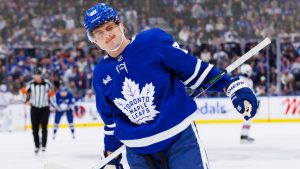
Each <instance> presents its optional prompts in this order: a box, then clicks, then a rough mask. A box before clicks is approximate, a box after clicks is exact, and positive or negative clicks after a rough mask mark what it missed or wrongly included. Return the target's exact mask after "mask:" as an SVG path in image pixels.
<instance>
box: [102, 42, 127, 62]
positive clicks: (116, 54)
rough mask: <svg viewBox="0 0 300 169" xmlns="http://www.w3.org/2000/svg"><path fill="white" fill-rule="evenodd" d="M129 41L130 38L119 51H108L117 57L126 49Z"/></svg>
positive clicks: (110, 54)
mask: <svg viewBox="0 0 300 169" xmlns="http://www.w3.org/2000/svg"><path fill="white" fill-rule="evenodd" d="M129 43H130V40H129V39H125V40H124V42H123V43H122V44H121V46H120V48H119V49H118V50H117V51H107V53H108V54H109V56H111V57H113V58H117V57H118V56H119V55H120V54H121V53H122V52H123V51H124V50H125V48H126V47H127V46H128V44H129Z"/></svg>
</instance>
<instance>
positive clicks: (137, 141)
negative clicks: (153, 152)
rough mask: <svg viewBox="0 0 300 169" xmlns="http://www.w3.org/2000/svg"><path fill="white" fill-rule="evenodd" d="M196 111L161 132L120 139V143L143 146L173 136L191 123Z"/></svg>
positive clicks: (129, 145)
mask: <svg viewBox="0 0 300 169" xmlns="http://www.w3.org/2000/svg"><path fill="white" fill-rule="evenodd" d="M195 115H196V113H195V112H194V113H193V114H191V115H190V116H188V117H187V118H185V119H184V120H183V121H182V122H181V123H179V124H178V125H176V126H174V127H172V128H170V129H168V130H166V131H163V132H161V133H158V134H155V135H152V136H149V137H145V138H140V139H135V140H120V141H121V142H122V143H124V144H125V145H126V146H128V147H145V146H149V145H152V144H155V143H158V142H161V141H164V140H166V139H168V138H171V137H173V136H175V135H176V134H178V133H180V132H182V131H183V130H185V129H186V128H187V127H188V126H189V125H191V123H192V121H193V119H194V117H195Z"/></svg>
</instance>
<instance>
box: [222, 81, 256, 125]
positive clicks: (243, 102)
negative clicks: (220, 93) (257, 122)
mask: <svg viewBox="0 0 300 169" xmlns="http://www.w3.org/2000/svg"><path fill="white" fill-rule="evenodd" d="M226 93H227V96H229V97H230V99H231V101H232V104H233V106H234V107H235V108H236V109H237V111H238V112H239V113H241V114H242V115H243V116H244V119H246V120H249V119H250V118H252V117H254V116H255V114H256V111H257V108H258V102H257V98H256V96H255V95H254V93H253V92H252V90H251V89H250V88H249V87H248V86H247V85H246V84H245V82H244V81H242V80H239V78H236V79H233V80H232V82H231V84H230V85H229V87H228V88H227V92H226Z"/></svg>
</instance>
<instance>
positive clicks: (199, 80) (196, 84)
mask: <svg viewBox="0 0 300 169" xmlns="http://www.w3.org/2000/svg"><path fill="white" fill-rule="evenodd" d="M212 68H213V65H212V64H209V65H208V66H207V68H206V69H205V70H204V72H203V73H202V74H201V76H200V78H199V79H198V80H197V82H196V83H195V84H194V85H193V86H192V87H191V89H197V88H198V87H199V86H200V85H201V84H202V82H203V80H204V79H205V78H206V76H207V75H208V73H209V72H210V70H211V69H212Z"/></svg>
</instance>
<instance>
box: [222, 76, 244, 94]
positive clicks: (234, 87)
mask: <svg viewBox="0 0 300 169" xmlns="http://www.w3.org/2000/svg"><path fill="white" fill-rule="evenodd" d="M244 87H248V85H247V84H246V83H245V82H244V81H242V80H240V79H239V80H236V81H233V82H232V83H231V84H230V85H229V86H228V88H227V90H226V94H227V96H229V97H231V95H232V94H233V93H234V92H236V91H238V90H240V89H241V88H244Z"/></svg>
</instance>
